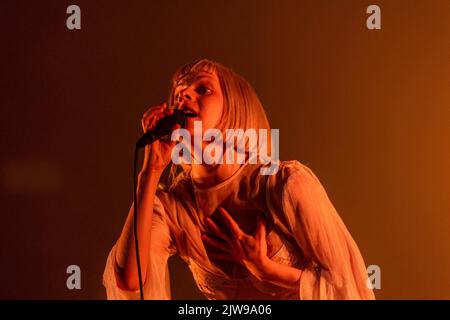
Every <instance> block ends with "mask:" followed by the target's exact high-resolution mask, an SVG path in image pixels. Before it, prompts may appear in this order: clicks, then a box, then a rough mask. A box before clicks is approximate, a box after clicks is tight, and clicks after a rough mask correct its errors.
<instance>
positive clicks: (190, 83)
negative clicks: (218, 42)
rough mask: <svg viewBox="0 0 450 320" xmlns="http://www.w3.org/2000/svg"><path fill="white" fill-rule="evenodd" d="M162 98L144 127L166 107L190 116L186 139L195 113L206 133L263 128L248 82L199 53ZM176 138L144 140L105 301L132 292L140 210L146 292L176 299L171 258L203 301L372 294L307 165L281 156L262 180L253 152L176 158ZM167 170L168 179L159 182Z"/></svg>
mask: <svg viewBox="0 0 450 320" xmlns="http://www.w3.org/2000/svg"><path fill="white" fill-rule="evenodd" d="M168 105H169V106H171V107H170V108H169V107H167V105H166V104H162V105H157V106H154V107H152V108H150V109H149V110H148V111H147V112H146V113H145V114H144V115H143V118H142V127H143V129H144V132H147V131H148V130H152V129H153V128H154V127H155V126H156V125H157V123H158V122H159V121H161V119H162V118H164V117H165V116H167V115H170V114H171V113H173V111H172V110H171V109H172V108H176V109H180V110H184V111H186V112H190V113H194V114H195V116H193V117H191V118H189V119H188V120H187V123H186V129H187V130H188V131H189V132H190V134H191V135H192V134H193V130H194V125H193V124H194V121H195V120H198V121H202V130H203V131H206V130H208V129H210V128H218V129H219V130H221V131H222V133H225V131H226V130H227V129H237V128H239V129H243V130H247V129H254V130H259V129H266V130H267V131H268V132H270V127H269V122H268V120H267V118H266V114H265V112H264V109H263V107H262V105H261V102H260V101H259V99H258V97H257V95H256V93H255V92H254V90H253V88H252V87H251V85H250V84H249V83H248V82H247V81H246V80H245V79H243V78H242V77H241V76H239V75H238V74H236V73H235V72H234V71H232V70H231V69H229V68H227V67H225V66H223V65H221V64H219V63H216V62H212V61H209V60H206V59H203V60H199V61H196V62H194V63H191V64H187V65H185V66H183V67H181V68H180V69H179V70H178V71H177V72H176V73H175V74H174V76H173V78H172V86H171V89H170V92H169V103H168ZM178 128H179V126H178V125H176V126H174V127H173V130H175V129H178ZM175 143H176V142H175V141H171V140H167V139H165V140H164V139H159V140H156V141H155V142H153V143H152V144H150V145H147V146H146V147H145V156H144V161H143V164H142V168H141V170H140V172H139V176H138V189H137V195H138V201H137V202H138V203H133V204H132V206H131V209H130V211H129V213H128V217H127V219H126V222H125V225H124V227H123V230H122V233H121V235H120V237H119V239H118V240H117V242H116V243H115V244H114V246H113V247H112V249H111V251H110V253H109V256H108V259H107V262H106V267H105V271H104V274H103V284H104V286H105V287H106V293H107V297H108V299H139V281H138V272H137V265H136V254H135V252H136V251H135V245H134V241H133V236H134V232H133V210H134V206H135V205H136V206H137V209H138V229H137V230H138V232H137V235H138V240H139V255H140V265H141V268H142V281H143V287H144V296H145V298H146V299H170V298H171V293H170V285H169V276H170V275H169V271H168V267H167V261H168V258H169V257H170V256H171V255H174V254H178V255H179V256H180V257H181V258H182V259H183V260H184V261H185V262H186V263H187V265H188V266H189V268H190V270H191V271H192V274H193V277H194V280H195V282H196V283H197V286H198V288H199V289H200V291H201V292H202V293H203V294H204V295H205V296H206V297H207V298H208V299H264V300H267V299H374V294H373V292H372V290H371V289H370V288H368V285H367V278H368V275H367V271H366V267H365V264H364V260H363V258H362V256H361V253H360V251H359V249H358V247H357V245H356V243H355V241H354V240H353V239H352V237H351V235H350V233H349V232H348V230H347V228H346V227H345V225H344V223H343V221H342V220H341V218H340V217H339V215H338V213H337V212H336V210H335V208H334V206H333V204H332V203H331V202H330V200H329V198H328V196H327V194H326V192H325V190H324V188H323V187H322V185H321V183H320V182H319V180H318V178H317V177H316V176H315V174H314V173H313V172H312V171H311V170H310V169H309V168H308V167H307V166H305V165H303V164H301V163H300V162H298V161H281V162H280V164H279V169H278V171H277V172H276V174H273V175H261V174H260V169H261V167H262V166H264V164H261V163H259V164H257V163H256V164H255V163H254V162H253V161H250V158H251V157H252V155H251V154H252V153H247V157H246V161H245V162H244V163H243V164H242V163H238V162H234V163H221V164H208V163H205V162H201V161H199V162H195V161H194V162H193V163H191V164H180V165H175V164H174V163H172V162H171V151H172V149H173V148H174V146H175ZM202 143H203V146H204V147H206V146H207V145H208V143H211V142H210V141H202ZM224 145H225V141H224ZM268 149H269V150H271V149H270V138H269V141H268ZM192 156H193V157H195V152H194V146H193V148H192ZM169 165H170V172H171V174H170V176H169V177H170V179H169V181H168V183H166V184H163V182H164V181H163V180H164V179H162V176H163V175H162V174H163V171H164V170H165V169H166V168H169Z"/></svg>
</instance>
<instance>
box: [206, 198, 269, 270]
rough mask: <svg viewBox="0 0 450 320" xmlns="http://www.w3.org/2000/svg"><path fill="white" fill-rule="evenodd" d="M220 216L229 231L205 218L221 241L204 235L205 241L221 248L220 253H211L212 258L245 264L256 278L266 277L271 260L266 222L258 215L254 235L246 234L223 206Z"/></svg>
mask: <svg viewBox="0 0 450 320" xmlns="http://www.w3.org/2000/svg"><path fill="white" fill-rule="evenodd" d="M219 213H220V218H221V220H222V221H223V225H224V226H226V227H227V228H228V230H229V232H226V231H225V230H223V228H221V227H219V225H218V224H216V223H215V222H214V221H213V220H212V219H211V218H205V223H206V225H207V227H208V228H209V230H210V231H211V232H212V233H213V235H214V236H215V237H217V238H219V239H221V240H223V241H219V240H216V239H214V238H213V237H210V236H209V235H207V234H203V235H202V239H203V241H205V242H206V243H207V244H209V245H211V246H213V247H215V248H217V249H220V250H221V251H222V252H220V253H211V254H209V255H210V257H211V258H215V259H222V260H230V261H234V262H238V263H240V264H242V265H243V266H245V267H246V268H247V269H248V270H249V271H250V272H251V273H252V274H253V275H254V276H255V277H256V278H258V279H262V278H264V272H265V266H266V265H267V263H268V261H269V260H270V259H269V257H268V256H267V241H266V224H265V222H264V220H263V219H261V218H260V217H258V223H257V228H256V233H255V235H254V236H252V235H249V234H246V233H245V232H243V231H242V230H241V228H240V227H239V225H238V224H237V223H236V221H234V219H233V218H232V217H231V215H230V214H229V213H228V212H227V211H226V210H225V209H224V208H222V207H220V208H219Z"/></svg>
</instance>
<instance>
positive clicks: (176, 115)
mask: <svg viewBox="0 0 450 320" xmlns="http://www.w3.org/2000/svg"><path fill="white" fill-rule="evenodd" d="M172 110H173V113H172V114H171V115H168V116H166V117H164V118H162V119H161V120H159V122H158V123H157V124H156V126H155V127H154V128H153V129H152V130H149V131H147V132H146V133H144V135H143V136H142V137H141V138H140V139H139V140H138V141H137V142H136V148H142V147H145V146H146V145H148V144H151V143H153V142H154V141H155V140H158V139H161V138H165V137H167V136H169V135H170V134H172V128H173V126H174V125H175V124H179V125H180V126H181V127H182V128H184V127H185V126H186V121H187V118H194V117H196V116H197V115H196V114H195V113H186V112H184V111H182V110H179V109H172Z"/></svg>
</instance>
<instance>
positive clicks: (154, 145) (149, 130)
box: [136, 103, 196, 171]
mask: <svg viewBox="0 0 450 320" xmlns="http://www.w3.org/2000/svg"><path fill="white" fill-rule="evenodd" d="M195 116H196V115H195V114H192V113H185V112H184V111H181V110H179V109H168V108H167V104H166V103H163V104H161V105H156V106H153V107H151V108H150V109H149V110H148V111H147V112H145V113H144V115H143V117H142V120H141V124H142V129H143V130H144V135H143V136H142V137H141V138H140V139H139V140H138V142H137V143H136V147H137V148H141V147H144V146H145V156H144V162H143V168H142V170H143V171H144V170H152V171H155V170H156V171H163V170H164V168H165V167H166V166H167V165H168V164H169V162H170V160H171V151H172V148H173V147H174V146H175V144H176V141H171V140H170V135H171V134H172V132H173V131H174V130H176V129H178V128H182V127H184V126H185V124H186V121H187V118H188V117H195ZM167 137H168V138H169V139H167ZM164 138H166V139H164ZM163 139H164V140H163Z"/></svg>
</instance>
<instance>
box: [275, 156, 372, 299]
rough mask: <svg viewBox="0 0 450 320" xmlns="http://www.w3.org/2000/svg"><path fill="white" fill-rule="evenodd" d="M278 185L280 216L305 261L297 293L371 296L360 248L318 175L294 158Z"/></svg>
mask: <svg viewBox="0 0 450 320" xmlns="http://www.w3.org/2000/svg"><path fill="white" fill-rule="evenodd" d="M296 163H297V164H296V165H294V166H293V167H294V168H291V170H288V171H289V173H288V178H287V180H285V181H286V182H285V184H284V187H283V190H282V199H281V200H282V207H283V214H284V215H285V217H284V219H285V221H286V222H287V225H288V228H289V229H290V231H291V232H292V235H293V236H294V238H295V240H296V242H297V244H298V245H299V246H300V248H301V249H302V250H303V253H304V255H305V258H306V259H307V261H308V263H309V264H308V267H306V268H305V269H304V271H303V273H302V275H301V278H300V288H299V293H300V299H351V300H354V299H374V294H373V291H372V290H371V289H369V288H368V287H367V278H368V275H367V270H366V267H365V265H364V261H363V258H362V256H361V253H360V251H359V249H358V247H357V245H356V243H355V241H354V240H353V238H352V236H351V235H350V233H349V232H348V230H347V228H346V227H345V225H344V223H343V221H342V220H341V218H340V217H339V215H338V213H337V212H336V210H335V208H334V206H333V204H332V203H331V201H330V200H329V198H328V196H327V194H326V192H325V190H324V188H323V187H322V185H321V184H320V182H319V180H318V178H317V177H316V176H315V175H314V173H313V172H312V171H311V170H310V169H309V168H308V167H306V166H304V165H301V164H300V163H298V162H296Z"/></svg>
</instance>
